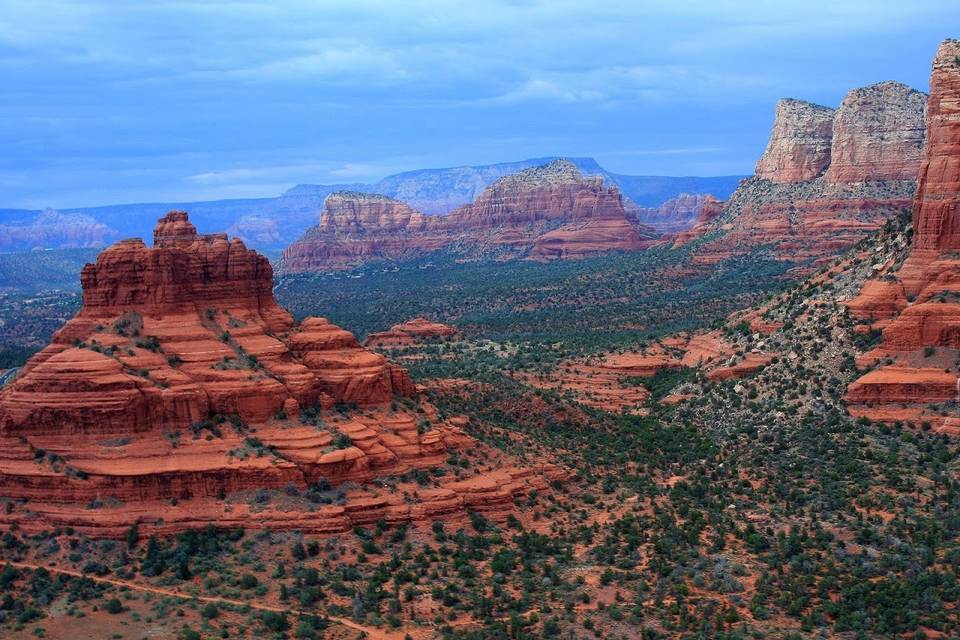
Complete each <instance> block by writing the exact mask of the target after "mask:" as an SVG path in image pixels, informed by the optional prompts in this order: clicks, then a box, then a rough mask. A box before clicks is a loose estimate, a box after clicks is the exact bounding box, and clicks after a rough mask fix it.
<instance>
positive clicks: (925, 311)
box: [847, 40, 960, 434]
mask: <svg viewBox="0 0 960 640" xmlns="http://www.w3.org/2000/svg"><path fill="white" fill-rule="evenodd" d="M928 116H929V118H928V124H927V127H928V130H927V136H926V139H927V141H928V143H927V145H926V151H925V154H924V157H923V164H922V167H921V169H920V179H919V183H918V188H917V193H916V197H915V199H914V201H913V238H912V243H913V244H912V247H911V249H910V255H909V257H908V258H907V260H906V261H905V262H904V264H903V266H902V267H901V268H900V269H899V270H897V269H896V268H895V267H894V268H890V269H881V272H880V273H878V279H877V280H873V281H870V282H868V283H867V285H866V286H865V287H864V288H863V290H862V291H861V292H860V294H859V295H858V296H857V297H856V298H855V299H854V300H852V301H851V302H850V304H849V307H850V313H851V315H853V316H854V317H856V318H859V319H860V320H862V321H863V322H864V323H865V328H869V327H867V326H866V325H870V324H872V325H873V327H874V328H882V331H883V339H882V342H881V343H880V346H879V347H878V348H876V349H875V350H874V351H872V352H871V353H868V354H867V355H866V356H865V357H864V358H862V364H864V365H871V364H876V363H877V362H879V361H881V360H883V359H890V360H893V364H889V365H886V366H881V367H879V368H877V369H875V370H873V371H870V372H869V373H867V374H866V375H864V376H863V377H861V378H860V379H859V380H857V381H856V382H854V383H853V384H852V385H850V387H849V389H848V390H847V401H848V402H849V403H850V405H851V406H850V411H851V413H853V414H854V415H858V416H866V417H868V418H872V419H876V420H887V421H905V422H912V423H915V424H919V423H924V422H926V423H929V424H930V425H931V426H932V427H933V428H935V429H937V430H939V431H943V432H946V433H951V434H960V417H958V416H957V415H956V411H955V410H953V411H951V410H949V409H948V407H949V406H950V405H951V404H952V403H955V402H957V401H958V400H960V379H958V375H957V371H956V353H957V350H958V349H960V41H957V40H946V41H944V42H943V43H942V44H941V45H940V48H939V49H938V51H937V54H936V57H935V59H934V62H933V71H932V74H931V78H930V97H929V107H928ZM938 407H939V408H938Z"/></svg>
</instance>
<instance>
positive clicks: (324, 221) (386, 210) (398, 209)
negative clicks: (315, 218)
mask: <svg viewBox="0 0 960 640" xmlns="http://www.w3.org/2000/svg"><path fill="white" fill-rule="evenodd" d="M444 243H445V239H444V237H443V236H442V235H441V236H438V237H435V238H432V237H430V234H428V233H427V219H426V217H425V216H424V215H423V214H421V213H419V212H417V211H414V210H413V209H411V208H410V207H409V206H407V205H406V204H404V203H403V202H400V201H399V200H394V199H393V198H388V197H386V196H381V195H374V194H364V193H357V192H353V191H344V192H337V193H332V194H330V195H329V196H327V199H326V200H325V202H324V210H323V213H322V214H321V216H320V224H318V225H317V226H315V227H312V228H310V229H309V230H308V231H307V232H306V234H305V235H304V237H303V238H301V239H300V240H298V241H297V242H295V243H293V244H292V245H290V246H289V247H287V249H286V250H284V252H283V259H282V261H281V268H282V269H283V270H285V271H288V272H296V273H301V272H309V271H318V270H331V269H344V268H350V267H353V266H356V265H357V264H361V263H363V262H366V261H370V260H378V259H385V258H403V257H407V256H409V255H412V254H414V253H415V252H418V251H432V250H435V249H438V248H440V247H441V246H443V244H444Z"/></svg>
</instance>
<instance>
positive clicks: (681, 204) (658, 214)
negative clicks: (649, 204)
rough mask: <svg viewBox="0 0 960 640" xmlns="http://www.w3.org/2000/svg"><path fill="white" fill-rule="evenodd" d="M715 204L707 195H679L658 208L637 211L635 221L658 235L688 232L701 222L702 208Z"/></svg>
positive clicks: (714, 199) (712, 198) (711, 197)
mask: <svg viewBox="0 0 960 640" xmlns="http://www.w3.org/2000/svg"><path fill="white" fill-rule="evenodd" d="M717 202H718V200H717V199H716V198H714V197H713V196H712V195H710V194H708V193H706V194H705V193H681V194H680V195H678V196H677V197H676V198H671V199H670V200H667V201H666V202H664V203H663V204H662V205H660V206H659V207H656V208H646V209H639V210H638V212H637V220H638V221H639V222H640V224H644V225H647V226H649V227H653V228H654V229H656V230H657V231H658V232H660V233H680V232H684V231H689V230H690V229H692V228H693V227H694V226H695V225H697V224H698V223H700V222H701V213H702V211H703V208H704V206H713V205H714V204H716V203H717Z"/></svg>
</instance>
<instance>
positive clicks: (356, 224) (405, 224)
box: [280, 160, 657, 273]
mask: <svg viewBox="0 0 960 640" xmlns="http://www.w3.org/2000/svg"><path fill="white" fill-rule="evenodd" d="M656 236H657V234H656V232H655V231H654V230H652V229H650V228H647V227H644V226H643V225H639V224H631V222H630V220H629V219H628V214H627V212H626V209H625V208H624V203H623V196H622V195H621V194H620V191H619V189H617V188H616V187H615V186H605V185H604V184H603V180H602V178H600V177H596V176H593V177H585V176H583V175H582V174H581V173H580V171H579V170H578V169H577V168H576V166H575V165H574V164H573V163H571V162H569V161H566V160H555V161H553V162H551V163H549V164H546V165H543V166H540V167H533V168H530V169H526V170H523V171H520V172H518V173H516V174H511V175H509V176H505V177H503V178H501V179H499V180H497V181H496V182H494V183H493V184H492V185H490V186H489V187H487V189H485V190H484V191H483V192H482V193H481V194H480V196H479V197H478V198H477V200H476V201H475V202H474V203H472V204H467V205H463V206H461V207H459V208H457V209H455V210H454V211H452V212H451V213H449V214H447V215H443V216H424V215H422V214H421V213H419V212H417V211H415V210H414V209H412V208H411V207H409V206H407V205H406V204H404V203H402V202H400V201H399V200H394V199H392V198H387V197H386V196H378V195H369V194H362V193H353V192H340V193H334V194H331V195H330V196H328V197H327V200H326V203H325V204H324V211H323V214H322V215H321V218H320V223H319V224H318V225H317V226H315V227H313V228H311V229H309V230H308V231H307V232H306V233H305V234H304V236H303V237H302V238H301V239H300V240H298V241H297V242H295V243H293V244H292V245H290V246H289V247H287V249H286V250H285V251H284V252H283V259H282V260H281V263H280V264H281V270H282V271H283V272H284V273H300V272H309V271H323V270H332V269H347V268H351V267H354V266H357V265H360V264H364V263H367V262H370V261H377V260H398V259H403V258H407V257H412V256H416V255H422V254H423V253H427V252H430V251H436V250H437V249H441V248H444V247H448V246H451V245H454V246H456V248H457V251H461V252H463V253H469V254H482V253H484V252H486V251H495V252H497V254H498V256H500V257H503V256H504V255H509V256H512V257H518V258H520V257H527V258H533V259H553V258H566V257H577V256H583V255H593V254H597V253H603V252H605V251H611V250H619V251H629V250H634V249H642V248H645V247H648V246H650V245H651V244H653V243H654V242H655V239H656Z"/></svg>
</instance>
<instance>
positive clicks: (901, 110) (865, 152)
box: [826, 82, 927, 182]
mask: <svg viewBox="0 0 960 640" xmlns="http://www.w3.org/2000/svg"><path fill="white" fill-rule="evenodd" d="M926 111H927V97H926V95H925V94H923V93H921V92H919V91H916V90H914V89H911V88H910V87H908V86H906V85H902V84H900V83H898V82H881V83H879V84H874V85H871V86H869V87H864V88H862V89H854V90H853V91H851V92H850V93H848V94H847V95H846V97H845V98H844V99H843V102H842V103H840V108H839V109H837V112H836V115H835V116H834V119H833V132H832V143H831V151H830V167H829V169H827V173H826V179H827V181H828V182H866V181H870V180H914V179H916V177H917V172H918V171H919V169H920V161H921V160H922V158H923V150H924V146H925V143H926Z"/></svg>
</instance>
